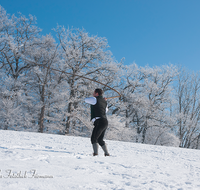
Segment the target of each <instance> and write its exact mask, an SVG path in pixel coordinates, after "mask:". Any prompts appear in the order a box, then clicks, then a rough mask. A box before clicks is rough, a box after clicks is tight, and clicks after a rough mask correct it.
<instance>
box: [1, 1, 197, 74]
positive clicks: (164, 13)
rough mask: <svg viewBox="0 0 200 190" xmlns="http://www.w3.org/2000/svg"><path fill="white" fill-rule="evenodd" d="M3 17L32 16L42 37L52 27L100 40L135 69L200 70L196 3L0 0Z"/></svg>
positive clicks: (119, 58)
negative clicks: (82, 31)
mask: <svg viewBox="0 0 200 190" xmlns="http://www.w3.org/2000/svg"><path fill="white" fill-rule="evenodd" d="M0 5H1V6H2V7H3V8H4V9H5V10H6V11H7V13H9V14H16V13H17V12H21V13H22V14H24V15H26V16H28V15H29V14H31V15H34V16H36V17H37V23H38V26H39V27H40V28H41V29H43V34H44V35H45V34H49V33H52V34H53V31H52V28H55V27H56V26H57V24H59V25H64V26H65V27H70V28H71V27H74V28H84V29H85V30H86V31H87V32H88V33H89V34H90V35H98V36H99V37H106V38H107V40H108V44H109V46H110V50H111V52H112V53H113V56H114V57H115V58H116V59H117V60H118V61H120V60H121V59H122V58H123V57H124V58H125V64H127V65H128V64H131V63H133V62H136V64H137V65H139V66H145V65H147V64H148V65H149V66H151V67H153V66H157V65H158V66H160V65H163V64H168V63H171V64H176V65H182V66H184V67H186V68H187V69H188V70H190V71H199V70H200V0H0Z"/></svg>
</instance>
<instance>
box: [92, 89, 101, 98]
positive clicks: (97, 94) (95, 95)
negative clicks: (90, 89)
mask: <svg viewBox="0 0 200 190" xmlns="http://www.w3.org/2000/svg"><path fill="white" fill-rule="evenodd" d="M102 95H103V90H101V89H100V88H96V89H95V91H94V93H93V96H94V97H97V96H102Z"/></svg>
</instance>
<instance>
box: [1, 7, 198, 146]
mask: <svg viewBox="0 0 200 190" xmlns="http://www.w3.org/2000/svg"><path fill="white" fill-rule="evenodd" d="M54 33H55V36H56V37H55V38H54V37H53V36H52V35H50V34H48V35H45V36H42V35H41V29H40V28H38V27H37V25H36V18H35V17H33V16H29V17H28V18H27V17H25V16H24V15H22V14H18V15H17V16H15V15H12V16H10V15H9V14H7V13H6V11H5V10H4V8H3V7H1V6H0V129H3V130H8V129H10V130H27V131H37V132H41V133H43V132H45V133H56V134H63V135H68V134H69V135H81V136H88V135H89V134H90V132H91V129H92V124H91V123H90V121H89V119H90V116H89V115H90V109H89V106H88V105H87V104H85V103H84V98H85V97H88V96H91V94H92V92H93V90H94V89H95V88H96V87H99V88H102V89H103V90H104V92H105V95H104V96H105V97H110V96H115V95H116V94H115V92H113V91H112V90H110V89H109V88H108V87H106V86H101V85H99V84H97V83H94V82H91V81H88V80H86V79H84V78H81V77H79V76H86V77H88V78H91V79H94V80H97V81H100V82H102V83H104V84H106V85H109V86H112V87H113V88H115V89H117V90H118V91H119V92H120V93H121V95H122V97H121V98H120V99H117V98H116V99H111V100H108V104H109V112H108V119H109V128H108V131H107V134H106V137H107V138H108V139H115V140H123V141H131V142H138V143H146V144H154V145H165V146H179V147H184V148H193V149H200V124H199V120H200V100H199V97H200V83H199V82H200V77H199V75H198V74H194V73H192V74H190V73H188V72H186V71H184V70H183V69H182V68H177V67H176V66H174V65H164V66H161V67H153V68H151V67H149V66H146V67H139V66H137V65H136V64H135V63H133V64H131V65H128V66H126V65H124V64H123V59H122V61H121V62H120V63H119V62H117V61H116V60H115V58H114V56H113V55H112V53H111V52H110V51H109V46H108V43H107V40H106V38H102V37H98V36H90V35H89V34H88V33H87V32H86V31H85V30H84V29H81V30H80V29H73V28H72V29H69V28H68V29H66V28H65V27H61V26H57V28H55V29H54ZM51 68H55V69H57V70H61V71H65V72H67V73H70V74H68V75H66V74H65V73H64V72H58V71H55V70H52V69H51ZM78 75H79V76H78Z"/></svg>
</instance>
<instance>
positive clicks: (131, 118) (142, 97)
mask: <svg viewBox="0 0 200 190" xmlns="http://www.w3.org/2000/svg"><path fill="white" fill-rule="evenodd" d="M124 71H125V73H124V86H123V92H122V94H123V97H122V101H123V103H124V104H123V105H124V106H123V107H122V108H121V113H123V115H124V116H125V117H126V126H127V127H132V128H133V129H136V130H137V134H138V135H137V138H136V142H142V143H148V140H147V139H146V135H147V130H148V129H149V128H152V127H154V129H157V128H155V127H160V128H166V127H167V128H169V127H173V119H172V118H171V117H170V113H169V108H170V101H171V96H170V94H171V90H172V88H171V85H172V81H173V80H174V77H175V76H176V73H177V71H176V68H175V67H174V66H172V65H169V66H162V67H155V68H150V67H148V66H146V67H140V68H139V67H138V66H137V65H136V64H133V65H131V66H129V67H124ZM154 138H156V137H154Z"/></svg>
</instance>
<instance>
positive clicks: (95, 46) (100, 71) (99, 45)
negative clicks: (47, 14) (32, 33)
mask: <svg viewBox="0 0 200 190" xmlns="http://www.w3.org/2000/svg"><path fill="white" fill-rule="evenodd" d="M55 31H56V32H57V36H58V39H59V42H60V47H61V50H62V53H61V56H62V65H61V66H60V69H61V70H63V71H65V72H67V73H70V74H67V75H65V77H64V79H63V80H65V81H66V82H67V83H68V85H69V88H68V94H69V98H68V106H67V113H66V128H65V134H69V133H70V132H72V131H74V130H75V128H76V127H77V125H78V124H81V123H83V121H85V119H84V118H87V117H88V116H86V115H85V112H84V110H85V108H83V107H82V106H81V105H82V102H83V99H84V97H85V96H91V94H92V91H93V90H94V87H96V86H97V85H96V84H95V83H91V81H89V80H85V79H83V78H82V76H84V77H88V78H90V79H93V80H96V81H101V82H102V81H103V82H105V81H106V83H107V84H108V83H111V82H112V81H113V79H114V73H116V70H117V66H116V63H115V62H114V60H113V58H112V54H111V52H110V51H109V50H108V44H107V40H106V39H105V38H101V37H97V36H89V34H88V33H87V32H86V31H85V30H84V29H83V30H80V29H65V28H64V27H59V26H58V27H57V29H56V30H55ZM105 79H106V80H105Z"/></svg>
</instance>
